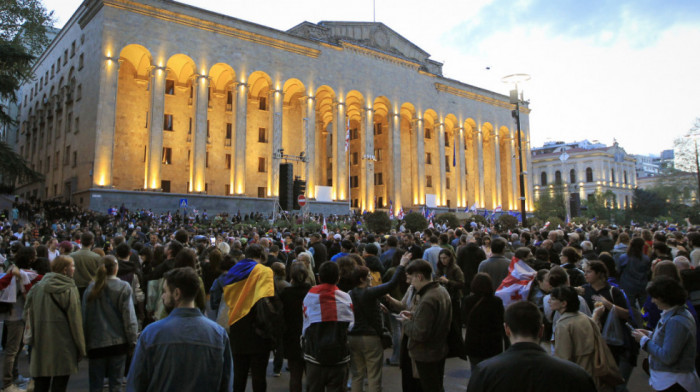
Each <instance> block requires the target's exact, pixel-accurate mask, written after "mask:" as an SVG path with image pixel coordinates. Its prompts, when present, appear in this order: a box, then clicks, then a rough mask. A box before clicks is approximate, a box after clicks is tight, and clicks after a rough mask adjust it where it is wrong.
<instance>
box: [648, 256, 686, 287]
mask: <svg viewBox="0 0 700 392" xmlns="http://www.w3.org/2000/svg"><path fill="white" fill-rule="evenodd" d="M661 276H666V277H669V278H672V279H674V280H677V281H679V282H680V281H681V274H680V272H678V267H676V265H675V264H673V262H672V261H670V260H662V261H659V262H658V263H656V265H655V266H654V273H653V278H654V279H655V278H658V277H661Z"/></svg>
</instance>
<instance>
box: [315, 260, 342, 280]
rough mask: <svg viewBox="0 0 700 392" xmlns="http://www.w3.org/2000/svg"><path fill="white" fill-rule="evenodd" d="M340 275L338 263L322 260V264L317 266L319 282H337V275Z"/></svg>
mask: <svg viewBox="0 0 700 392" xmlns="http://www.w3.org/2000/svg"><path fill="white" fill-rule="evenodd" d="M339 276H340V269H339V268H338V264H336V263H334V262H332V261H324V262H323V264H321V266H320V267H319V268H318V279H319V280H320V281H321V283H330V284H336V283H338V277H339Z"/></svg>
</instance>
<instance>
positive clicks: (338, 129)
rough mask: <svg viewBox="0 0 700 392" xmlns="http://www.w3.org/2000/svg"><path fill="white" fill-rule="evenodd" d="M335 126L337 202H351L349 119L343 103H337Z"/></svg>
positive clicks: (334, 176)
mask: <svg viewBox="0 0 700 392" xmlns="http://www.w3.org/2000/svg"><path fill="white" fill-rule="evenodd" d="M333 122H334V124H335V136H334V142H335V148H334V151H333V158H334V159H333V160H334V163H335V164H334V165H333V188H334V192H333V193H335V200H350V198H349V196H350V195H349V192H348V172H347V165H346V159H345V157H346V156H347V153H348V152H347V150H346V149H345V133H346V132H347V129H346V127H347V119H346V118H345V104H344V103H342V102H336V103H335V113H334V117H333Z"/></svg>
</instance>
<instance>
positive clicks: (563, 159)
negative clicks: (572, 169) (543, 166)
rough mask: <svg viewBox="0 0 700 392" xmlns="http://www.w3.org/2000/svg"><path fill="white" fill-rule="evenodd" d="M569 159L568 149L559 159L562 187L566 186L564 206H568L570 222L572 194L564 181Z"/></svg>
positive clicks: (567, 220) (567, 213)
mask: <svg viewBox="0 0 700 392" xmlns="http://www.w3.org/2000/svg"><path fill="white" fill-rule="evenodd" d="M568 159H569V154H567V153H566V150H565V151H564V152H562V153H561V155H559V160H560V161H561V181H562V187H563V188H564V207H565V208H566V222H567V223H568V222H569V221H570V220H571V203H570V202H569V198H570V197H571V195H570V194H569V184H568V183H567V182H566V181H564V178H565V177H564V176H565V175H566V161H567V160H568Z"/></svg>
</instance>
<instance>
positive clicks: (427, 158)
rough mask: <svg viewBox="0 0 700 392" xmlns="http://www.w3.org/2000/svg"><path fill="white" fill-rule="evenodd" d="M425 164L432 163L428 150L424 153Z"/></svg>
mask: <svg viewBox="0 0 700 392" xmlns="http://www.w3.org/2000/svg"><path fill="white" fill-rule="evenodd" d="M425 164H426V165H432V164H433V157H432V155H431V154H430V153H429V152H426V153H425Z"/></svg>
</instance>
